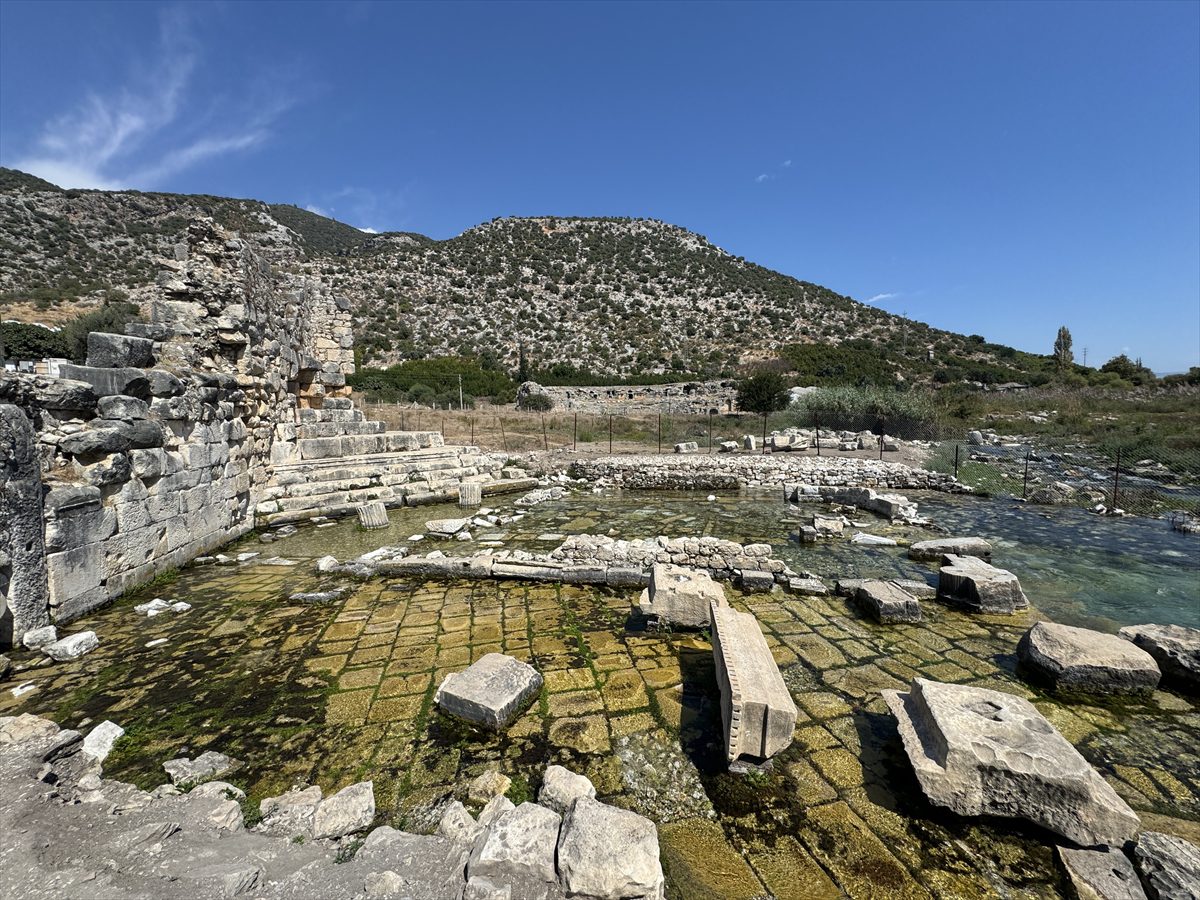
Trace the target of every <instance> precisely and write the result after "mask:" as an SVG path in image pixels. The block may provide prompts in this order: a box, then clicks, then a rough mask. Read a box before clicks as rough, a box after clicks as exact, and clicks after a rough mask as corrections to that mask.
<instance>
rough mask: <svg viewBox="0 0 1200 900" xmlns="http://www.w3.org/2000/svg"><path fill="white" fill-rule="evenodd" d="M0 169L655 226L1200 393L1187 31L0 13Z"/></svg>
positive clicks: (854, 21) (726, 15)
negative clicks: (1064, 339)
mask: <svg viewBox="0 0 1200 900" xmlns="http://www.w3.org/2000/svg"><path fill="white" fill-rule="evenodd" d="M0 163H2V164H4V165H9V166H16V167H18V168H25V169H27V170H32V171H35V172H37V173H38V174H41V175H42V176H44V177H46V178H49V179H50V180H52V181H55V182H56V183H59V184H63V185H65V186H79V187H134V188H140V189H146V190H166V191H183V192H200V193H211V194H222V195H231V196H246V197H257V198H261V199H263V200H268V201H271V202H291V203H296V204H297V205H299V206H308V207H310V208H312V209H315V210H321V211H324V212H326V213H327V214H330V215H333V216H335V217H336V218H338V219H341V220H343V221H347V222H350V223H351V224H353V225H356V226H358V227H361V228H369V229H375V230H397V229H398V230H412V231H420V232H423V233H426V234H429V235H432V236H434V237H448V236H450V235H453V234H456V233H458V232H460V231H462V230H463V229H465V228H468V227H470V226H472V225H474V224H477V223H479V222H481V221H485V220H487V219H490V218H493V217H495V216H501V215H536V214H554V215H630V216H651V217H654V218H659V219H664V220H666V221H669V222H673V223H676V224H679V225H683V226H685V227H688V228H691V229H693V230H695V231H699V232H701V233H703V234H705V235H707V236H708V237H709V238H710V239H712V240H713V241H714V242H715V243H717V244H719V245H720V246H722V247H724V248H725V249H727V250H729V251H731V252H733V253H736V254H738V255H741V256H745V257H747V258H748V259H751V260H754V261H756V262H759V263H762V264H763V265H766V266H770V267H771V268H775V269H778V270H780V271H783V272H787V273H789V274H792V275H795V276H797V277H800V278H804V279H807V280H810V281H816V282H819V283H821V284H824V285H826V286H828V287H830V288H832V289H834V290H837V291H840V292H842V293H846V294H849V295H851V296H853V297H856V298H858V299H860V300H864V301H866V300H869V301H870V302H874V303H877V304H879V305H880V306H882V307H883V308H885V309H888V310H890V311H893V312H898V313H901V312H902V313H906V314H907V315H909V316H911V317H913V318H917V319H922V320H924V321H927V322H930V323H931V324H934V325H937V326H940V327H945V328H950V329H953V330H955V331H961V332H967V333H971V332H977V333H981V334H984V335H986V336H987V337H988V338H989V339H990V340H996V341H1001V342H1004V343H1009V344H1013V345H1015V346H1018V347H1021V348H1023V349H1027V350H1032V351H1036V352H1043V353H1044V352H1049V351H1050V348H1051V345H1052V342H1053V340H1054V335H1055V332H1056V330H1057V328H1058V326H1059V325H1061V324H1066V325H1067V326H1068V327H1070V329H1071V331H1072V333H1073V334H1074V337H1075V348H1076V356H1077V357H1080V358H1081V357H1082V350H1083V348H1084V347H1087V348H1088V362H1089V363H1090V364H1093V365H1095V364H1097V363H1098V362H1102V361H1103V360H1105V359H1108V358H1109V357H1111V356H1113V355H1115V354H1117V353H1120V352H1122V351H1125V352H1128V353H1129V354H1130V355H1132V356H1141V357H1142V358H1143V359H1144V360H1145V362H1146V363H1147V364H1149V365H1150V366H1152V367H1153V368H1155V369H1156V370H1158V371H1176V370H1180V369H1184V368H1186V367H1188V366H1191V365H1197V364H1200V4H1197V3H1193V2H1171V3H1153V2H1141V3H1134V4H1108V3H1064V4H1039V3H1011V4H988V3H932V4H906V3H885V4H871V3H843V4H836V5H824V4H819V3H795V4H784V3H775V4H763V5H758V4H753V3H740V4H730V5H723V4H684V3H665V4H635V3H603V4H594V5H590V4H584V3H558V4H551V3H539V4H529V5H524V4H502V3H490V4H482V5H475V4H467V3H455V4H451V3H443V4H436V5H422V4H415V3H385V4H373V3H365V2H344V3H337V4H320V3H249V2H243V3H219V2H214V3H201V4H169V5H156V4H154V3H149V2H146V3H130V4H123V3H100V2H89V3H82V4H73V3H51V2H41V3H24V2H15V0H3V2H0Z"/></svg>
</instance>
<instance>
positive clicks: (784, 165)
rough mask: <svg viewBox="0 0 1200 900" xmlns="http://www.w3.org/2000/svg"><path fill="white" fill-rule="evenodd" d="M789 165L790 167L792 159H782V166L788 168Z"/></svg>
mask: <svg viewBox="0 0 1200 900" xmlns="http://www.w3.org/2000/svg"><path fill="white" fill-rule="evenodd" d="M791 167H792V161H791V160H790V159H785V160H784V161H783V168H785V169H790V168H791Z"/></svg>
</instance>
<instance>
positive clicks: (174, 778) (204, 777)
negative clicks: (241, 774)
mask: <svg viewBox="0 0 1200 900" xmlns="http://www.w3.org/2000/svg"><path fill="white" fill-rule="evenodd" d="M241 764H242V763H241V761H240V760H236V759H234V758H233V757H230V756H226V755H225V754H224V753H217V752H216V751H214V750H206V751H204V752H203V753H201V754H200V755H199V756H197V757H196V758H195V759H189V758H188V757H186V756H181V757H180V758H179V759H172V760H169V761H168V762H165V763H163V768H164V769H165V770H166V772H167V774H168V775H169V776H171V784H173V785H175V786H176V787H187V786H189V785H196V784H203V783H204V782H206V781H212V780H213V779H215V778H218V777H220V776H221V775H225V774H227V773H229V772H232V771H234V770H235V769H237V768H238V767H239V766H241Z"/></svg>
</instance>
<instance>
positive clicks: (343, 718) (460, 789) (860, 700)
mask: <svg viewBox="0 0 1200 900" xmlns="http://www.w3.org/2000/svg"><path fill="white" fill-rule="evenodd" d="M336 586H343V587H346V588H347V589H348V592H347V593H346V595H345V596H344V597H343V598H342V599H340V600H337V601H334V602H331V603H324V604H305V603H298V602H292V601H290V600H289V599H288V597H289V595H290V594H292V593H294V592H295V591H298V590H313V589H314V588H317V587H319V588H321V589H326V588H330V587H336ZM726 591H727V593H728V594H729V597H730V600H731V601H732V602H733V603H734V605H735V606H738V607H740V608H743V609H749V610H751V611H752V612H754V613H755V615H756V616H757V617H758V619H759V621H760V622H761V624H762V627H763V629H764V632H765V633H766V634H767V637H768V641H769V643H770V644H771V645H772V647H773V650H774V653H775V656H776V659H777V662H778V663H779V665H780V667H781V669H782V671H783V673H784V677H785V680H786V681H787V683H788V684H789V686H790V687H791V690H792V692H793V694H794V696H795V698H796V702H797V705H798V707H799V709H800V717H799V721H798V723H797V730H796V740H795V743H794V744H793V746H792V747H791V748H789V749H788V750H787V751H786V752H785V753H783V754H781V755H780V756H779V757H777V758H776V760H775V763H776V764H775V768H774V771H773V772H772V773H770V774H764V775H752V776H733V775H729V774H727V773H724V772H723V765H722V761H723V753H722V745H721V741H722V737H721V734H722V733H721V730H720V725H719V718H720V712H719V705H718V702H717V697H716V684H715V679H714V673H713V667H712V657H711V647H710V645H709V644H708V642H707V635H705V634H703V633H701V634H685V633H676V634H658V633H647V632H645V631H644V630H640V629H639V627H638V622H637V621H636V620H635V619H634V618H633V617H632V615H631V604H632V601H633V600H635V599H636V595H635V594H633V593H623V592H616V591H607V590H595V589H585V588H578V587H569V586H553V585H526V584H518V583H511V582H509V583H491V582H475V583H466V582H462V583H452V584H442V583H437V584H434V583H422V582H415V581H407V580H389V579H382V578H379V579H372V580H370V581H367V582H361V583H360V582H346V581H344V580H339V579H338V578H335V577H332V576H316V575H314V574H313V573H312V570H311V567H310V564H309V563H307V562H304V563H301V564H299V565H296V566H293V567H280V566H272V565H264V564H255V563H254V562H251V563H247V564H244V565H242V566H238V567H233V568H193V569H189V570H186V571H184V572H182V573H180V574H179V576H178V577H177V579H176V580H175V581H174V582H173V583H169V584H164V585H158V586H157V587H155V588H154V589H152V590H146V591H142V592H139V594H138V595H137V596H136V597H130V598H128V599H127V600H125V601H122V602H121V603H119V604H117V605H116V606H113V607H111V608H109V609H107V610H104V611H102V612H100V613H98V614H96V615H94V616H92V617H89V618H88V619H87V620H84V621H81V622H79V623H77V624H76V625H75V626H72V628H71V630H76V629H82V628H91V629H94V630H95V631H96V632H97V633H98V634H99V635H100V637H101V646H100V648H99V649H98V650H96V651H94V652H93V653H91V654H90V655H88V656H86V657H84V658H83V659H81V660H79V661H76V662H74V663H70V664H60V665H54V666H46V667H44V668H38V669H31V670H27V671H26V672H24V673H22V675H21V676H20V677H21V678H22V680H24V681H30V682H33V683H34V684H35V685H37V689H36V690H35V691H33V692H31V693H28V694H25V695H24V696H21V697H19V698H14V697H13V696H12V694H11V692H10V691H7V690H6V691H4V692H3V695H2V698H0V714H2V715H9V714H13V713H15V712H34V713H39V714H45V715H49V716H51V717H53V718H54V719H55V720H56V721H58V722H60V723H61V724H62V725H64V726H66V727H79V726H81V725H83V724H84V723H85V722H86V721H88V720H90V721H91V722H99V721H101V720H103V719H106V718H107V719H112V720H114V721H116V722H118V723H119V724H121V725H122V726H123V727H125V728H126V730H127V731H128V737H127V738H125V739H124V740H123V741H121V742H119V743H118V744H117V749H116V751H115V752H114V755H113V756H112V757H110V759H109V761H108V762H107V763H106V765H105V770H106V774H107V775H109V776H111V777H115V778H119V779H123V780H129V781H134V782H136V783H138V784H140V785H142V786H146V787H148V786H152V785H155V784H159V783H162V782H164V781H165V780H166V776H165V773H164V772H163V771H162V763H163V762H165V761H166V760H168V759H171V758H173V757H175V756H178V755H181V754H185V753H186V754H188V755H195V754H197V753H199V752H201V751H203V750H205V749H216V750H220V751H222V752H225V753H228V754H231V755H233V756H236V757H238V758H240V759H242V760H244V761H245V763H246V765H245V767H244V768H243V769H242V770H240V771H239V772H237V773H235V774H234V775H233V776H231V778H230V780H232V781H233V782H235V783H237V784H238V785H239V786H241V787H244V788H245V789H246V790H247V791H248V793H249V794H250V799H249V801H248V808H249V809H251V810H253V809H254V808H256V805H257V804H256V801H257V799H259V798H261V797H264V796H269V795H273V794H277V793H280V792H282V791H284V790H286V789H287V788H289V787H290V786H292V785H293V784H296V783H317V784H320V785H321V787H322V788H323V789H324V790H326V791H327V792H328V791H332V790H335V789H337V788H340V787H342V786H344V785H346V784H349V783H352V782H354V781H358V780H361V779H364V778H371V779H373V780H374V782H375V789H376V799H377V803H378V807H379V810H380V813H379V818H380V822H381V823H383V822H387V823H390V824H393V825H396V826H399V827H403V828H407V829H409V830H423V829H424V830H428V829H431V828H432V827H433V826H434V825H435V823H436V819H437V815H438V806H439V804H440V803H441V802H442V801H443V800H444V799H445V798H447V797H449V796H451V795H455V796H459V797H463V795H464V794H465V786H466V784H467V783H468V782H469V780H470V779H471V778H472V777H474V776H475V775H477V774H480V773H481V772H483V771H485V770H487V769H489V768H498V769H500V770H502V771H504V772H505V773H507V774H509V775H510V776H512V777H513V779H514V785H513V787H512V789H510V796H512V797H514V799H517V800H520V799H521V796H522V795H523V794H525V793H535V792H536V790H537V787H538V779H539V777H540V774H541V772H542V771H543V770H544V768H545V766H546V765H547V764H549V763H552V762H557V763H561V764H564V765H566V766H568V767H570V768H573V769H575V770H577V771H581V772H583V773H585V774H587V775H588V776H589V777H590V778H591V779H592V781H593V782H594V783H595V785H596V787H597V790H598V792H599V794H600V795H601V797H602V799H605V800H607V801H609V802H612V803H616V804H619V805H625V806H628V807H631V808H633V809H636V810H637V811H639V812H641V813H643V814H645V815H648V816H649V817H651V818H652V819H654V821H655V822H657V823H658V826H659V835H660V843H661V847H662V854H663V859H664V864H665V869H666V872H667V877H668V881H669V884H670V885H671V890H672V891H673V892H674V893H675V895H676V896H681V897H688V898H692V897H728V898H737V897H745V898H750V897H760V896H769V895H773V896H776V897H779V898H792V897H836V896H839V895H840V894H846V895H849V896H851V897H880V896H899V897H925V896H939V897H980V896H983V897H987V896H1057V895H1058V894H1059V891H1060V885H1059V883H1058V878H1057V875H1056V874H1055V870H1054V865H1053V859H1052V842H1053V838H1052V837H1051V836H1049V835H1047V834H1045V833H1040V832H1036V831H1034V830H1032V829H1026V828H1023V827H1021V826H1019V825H1016V824H1014V823H1012V822H1005V821H971V820H966V819H960V818H957V817H955V816H953V815H951V814H949V813H945V812H943V811H941V810H938V809H935V808H933V807H931V806H930V805H929V804H928V803H927V802H926V801H925V800H924V799H923V797H922V796H921V794H920V792H919V789H918V787H917V784H916V780H915V777H914V776H913V774H912V772H911V769H910V768H909V765H908V762H907V759H906V757H905V756H904V755H903V753H902V750H901V747H900V742H899V737H898V735H897V732H896V728H895V725H894V723H893V721H892V719H891V718H890V716H889V715H888V714H887V712H886V709H885V706H884V704H883V702H882V701H881V699H880V698H879V690H880V689H881V688H885V687H900V686H902V685H903V684H905V683H907V682H908V680H909V679H911V678H912V677H913V676H914V675H916V674H918V673H919V674H922V675H925V676H927V677H930V678H936V679H939V680H943V681H954V682H971V683H977V684H981V685H984V686H988V687H994V688H998V689H1000V690H1006V691H1010V692H1013V693H1017V694H1020V695H1022V696H1026V697H1029V698H1031V699H1032V700H1033V701H1034V703H1035V704H1036V705H1037V706H1038V707H1039V708H1040V709H1041V710H1042V711H1043V712H1044V713H1045V714H1046V715H1047V717H1048V718H1049V719H1050V720H1051V721H1052V722H1053V723H1054V724H1055V725H1056V726H1057V727H1058V728H1059V729H1060V730H1061V731H1062V732H1063V734H1064V735H1065V736H1066V737H1067V738H1068V739H1069V740H1071V741H1072V742H1073V743H1074V744H1075V745H1076V746H1077V747H1079V749H1080V750H1081V751H1082V752H1083V753H1084V755H1085V756H1086V757H1087V758H1088V759H1089V760H1090V761H1091V762H1092V763H1093V764H1094V765H1096V766H1097V768H1098V769H1099V770H1100V771H1101V773H1102V774H1103V775H1104V776H1105V777H1106V778H1107V779H1108V780H1109V781H1110V782H1111V783H1112V784H1113V786H1114V787H1115V788H1116V789H1117V791H1118V792H1119V793H1120V794H1121V795H1122V796H1124V797H1125V798H1126V799H1127V800H1128V801H1129V802H1130V804H1131V805H1132V806H1133V807H1134V808H1135V809H1137V810H1138V811H1139V813H1141V814H1142V815H1143V818H1144V820H1145V822H1146V824H1147V825H1148V826H1152V827H1154V828H1156V829H1158V830H1163V831H1168V832H1173V833H1176V834H1180V835H1181V836H1185V837H1189V838H1190V839H1192V840H1197V839H1198V838H1200V755H1198V754H1200V746H1198V745H1200V740H1198V736H1200V711H1198V709H1197V708H1196V706H1195V705H1193V704H1192V703H1190V702H1188V701H1186V700H1184V699H1182V698H1180V697H1178V696H1176V695H1173V694H1167V693H1162V692H1160V693H1156V694H1155V695H1154V696H1153V697H1151V698H1150V699H1148V700H1146V701H1145V702H1137V703H1131V704H1127V705H1124V706H1120V707H1113V706H1097V705H1090V704H1088V703H1086V702H1071V703H1064V702H1059V701H1056V700H1053V699H1049V698H1047V697H1045V696H1043V695H1041V694H1038V693H1035V692H1034V691H1032V690H1030V689H1028V688H1027V687H1026V686H1025V685H1024V684H1022V683H1021V682H1020V681H1018V680H1016V678H1015V676H1014V675H1013V668H1014V665H1015V658H1014V656H1013V651H1014V649H1015V647H1016V643H1017V640H1018V638H1019V636H1020V634H1021V632H1022V631H1023V630H1024V628H1025V627H1027V625H1028V623H1029V620H1028V619H1027V618H1026V617H1014V618H1011V619H1003V620H995V619H983V618H980V617H970V616H967V615H965V614H962V613H959V612H956V611H954V610H951V609H948V608H946V607H943V606H940V605H938V604H936V603H926V604H925V608H926V612H927V618H928V621H927V622H925V623H923V624H921V625H917V626H887V627H883V626H876V625H874V624H871V623H869V622H866V621H864V620H862V619H860V618H858V616H857V615H856V614H855V613H854V612H853V611H852V610H851V609H850V607H849V606H848V605H847V604H846V602H845V601H843V600H841V599H840V598H810V597H794V596H790V595H785V594H781V593H779V592H776V593H774V594H770V595H752V596H747V595H742V594H740V593H739V592H738V591H736V590H735V589H733V588H730V587H726ZM153 596H162V597H164V598H170V599H175V598H180V599H182V598H184V597H186V599H187V600H188V601H189V602H191V603H192V604H193V607H194V608H193V609H192V610H191V611H190V612H187V613H183V614H178V615H171V614H165V615H161V616H158V617H156V618H152V619H146V618H144V617H142V616H140V615H138V614H137V613H136V612H135V611H134V609H133V605H134V603H135V602H141V601H144V600H146V599H148V598H150V597H153ZM160 638H165V639H166V643H163V644H159V645H157V646H153V647H147V646H146V645H147V644H148V643H150V642H153V641H156V640H158V639H160ZM496 650H499V651H502V652H505V653H509V654H511V655H513V656H517V657H519V658H522V659H525V660H528V661H530V662H532V663H533V664H534V665H535V666H537V668H538V669H540V670H541V671H542V672H543V673H544V675H545V688H544V691H543V693H542V695H541V697H540V698H539V700H538V701H537V702H536V703H535V704H534V705H533V706H532V707H531V708H530V709H529V711H528V712H527V713H525V715H523V716H522V717H521V718H520V719H518V720H517V722H516V723H515V724H514V725H513V726H512V727H511V728H510V729H509V730H508V732H507V733H506V734H504V735H502V736H493V735H490V734H486V733H481V732H477V731H473V730H471V729H469V728H466V727H463V726H461V725H459V724H458V723H456V722H454V721H451V720H448V719H446V718H445V717H443V716H441V715H440V714H438V713H437V712H436V711H435V710H434V709H432V697H433V691H434V688H435V687H436V684H437V683H438V681H439V680H440V678H441V677H442V676H443V675H444V674H446V673H447V672H450V671H454V670H458V669H461V668H463V667H465V666H466V665H467V664H469V663H470V662H471V661H472V660H474V659H476V658H478V657H479V656H481V655H482V654H484V653H487V652H491V651H496ZM27 658H28V657H24V659H27Z"/></svg>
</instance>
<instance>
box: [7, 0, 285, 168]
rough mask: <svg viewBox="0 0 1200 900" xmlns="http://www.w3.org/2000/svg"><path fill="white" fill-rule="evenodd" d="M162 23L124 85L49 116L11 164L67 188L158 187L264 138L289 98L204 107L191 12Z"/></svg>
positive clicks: (172, 14)
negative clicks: (152, 47)
mask: <svg viewBox="0 0 1200 900" xmlns="http://www.w3.org/2000/svg"><path fill="white" fill-rule="evenodd" d="M159 25H160V27H159V46H158V48H157V52H156V54H155V56H154V58H153V60H151V61H150V62H149V63H145V62H143V63H141V64H138V65H135V67H134V70H133V73H132V74H131V77H130V78H129V80H128V81H127V83H126V84H125V85H124V86H123V87H121V88H120V89H117V90H113V91H109V92H107V93H100V92H89V93H88V94H87V95H86V96H85V97H84V98H83V99H82V100H81V101H79V103H78V104H77V105H76V106H75V108H74V109H72V110H70V111H69V112H66V113H63V114H61V115H58V116H56V117H54V118H52V119H50V120H49V121H47V122H46V123H45V125H44V126H43V127H42V131H41V134H40V135H39V136H38V137H37V139H36V140H35V141H34V142H33V145H32V147H31V149H30V150H29V151H28V152H27V153H26V154H24V155H23V156H20V157H18V158H16V159H13V160H7V161H6V164H8V165H11V166H13V167H14V168H17V169H21V170H23V171H26V172H31V173H33V174H34V175H38V176H40V177H42V178H45V179H47V180H48V181H52V182H54V183H55V184H58V185H60V186H62V187H68V188H72V187H76V188H100V189H106V190H113V189H118V188H131V187H132V188H153V187H157V186H160V185H161V184H162V183H163V182H164V181H166V180H167V179H169V178H170V177H171V176H172V175H175V174H177V173H179V172H182V171H184V170H185V169H188V168H190V167H192V166H194V165H196V164H198V163H200V162H203V161H204V160H207V159H212V158H214V157H219V156H224V155H227V154H230V153H236V152H242V151H246V150H249V149H251V148H253V147H256V146H259V145H260V144H262V143H263V142H264V141H266V140H267V139H268V137H269V136H270V127H269V126H270V124H271V122H272V120H273V119H274V118H275V117H276V116H278V115H279V114H280V113H282V112H283V110H284V109H286V108H287V106H289V105H290V101H289V100H288V99H287V98H286V97H285V96H284V95H283V94H278V95H276V96H272V97H262V96H257V97H255V107H256V108H255V109H253V110H250V111H247V112H245V113H244V114H240V115H239V107H238V105H237V104H234V103H226V102H215V103H213V104H212V105H211V106H210V107H209V108H208V109H204V108H203V106H204V104H203V103H201V102H199V101H197V99H196V98H195V97H193V96H192V95H193V94H195V93H196V91H194V90H193V88H194V80H195V79H194V76H195V74H196V72H197V70H198V67H199V63H200V60H201V50H200V46H199V42H198V41H197V40H196V38H195V37H194V35H193V32H192V29H191V27H190V23H189V21H188V19H187V16H186V14H185V13H184V12H183V11H181V9H180V8H178V7H176V8H172V9H169V10H167V11H165V12H164V13H163V14H162V16H161V19H160V23H159ZM231 111H232V112H231Z"/></svg>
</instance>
